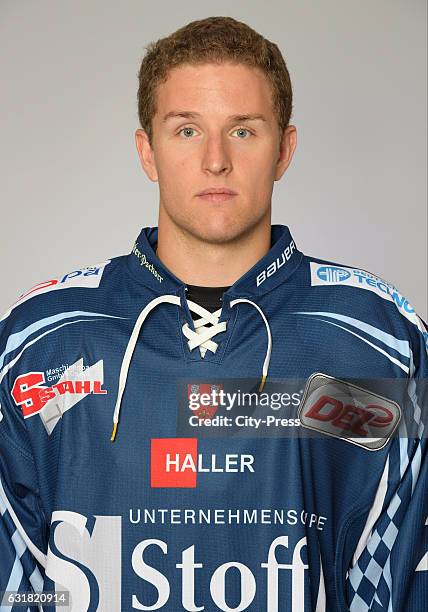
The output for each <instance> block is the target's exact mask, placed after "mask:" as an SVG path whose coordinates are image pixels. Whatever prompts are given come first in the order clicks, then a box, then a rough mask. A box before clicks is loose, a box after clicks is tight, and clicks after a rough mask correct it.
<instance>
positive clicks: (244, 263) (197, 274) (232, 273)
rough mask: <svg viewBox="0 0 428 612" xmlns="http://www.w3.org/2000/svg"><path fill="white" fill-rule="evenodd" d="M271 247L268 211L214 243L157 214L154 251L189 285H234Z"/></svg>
mask: <svg viewBox="0 0 428 612" xmlns="http://www.w3.org/2000/svg"><path fill="white" fill-rule="evenodd" d="M269 212H270V211H269ZM270 248H271V220H270V214H269V215H268V216H266V218H264V219H262V220H261V221H259V222H258V223H257V225H256V226H254V227H253V228H251V229H250V230H248V231H247V232H245V233H243V234H242V235H239V236H237V237H236V238H234V239H232V240H230V241H228V242H216V243H214V242H207V241H206V240H203V239H202V238H200V237H197V236H195V235H194V234H190V233H189V232H188V231H186V230H183V229H182V228H181V227H179V226H177V225H176V224H174V223H172V221H170V220H169V218H167V216H166V215H161V214H159V222H158V243H157V250H156V254H157V256H158V257H159V259H160V260H161V261H162V263H163V264H164V265H165V266H166V267H167V268H168V269H169V270H170V271H171V272H172V273H173V274H175V276H176V277H177V278H179V279H180V280H181V281H183V282H184V283H186V284H189V285H198V286H200V287H226V286H230V285H233V283H234V282H235V281H236V280H237V279H238V278H240V277H241V276H243V275H244V274H245V272H247V271H248V270H249V269H250V268H251V267H252V266H253V265H254V264H256V263H257V262H258V261H259V260H260V259H261V258H262V257H263V256H264V255H266V253H267V252H268V251H269V249H270Z"/></svg>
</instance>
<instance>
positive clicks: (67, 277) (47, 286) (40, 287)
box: [0, 259, 111, 320]
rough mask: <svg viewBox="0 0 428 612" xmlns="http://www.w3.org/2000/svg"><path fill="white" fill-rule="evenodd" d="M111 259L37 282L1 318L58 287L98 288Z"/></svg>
mask: <svg viewBox="0 0 428 612" xmlns="http://www.w3.org/2000/svg"><path fill="white" fill-rule="evenodd" d="M110 261H111V260H110V259H108V260H107V261H104V262H102V263H99V264H96V265H94V266H87V267H85V268H80V269H79V270H73V271H72V272H68V273H67V274H63V275H62V276H58V277H55V278H50V279H48V280H45V281H43V282H41V283H37V285H34V286H33V287H31V289H29V290H28V291H26V292H25V293H22V294H21V295H20V296H19V298H18V299H17V300H16V302H15V303H14V304H12V306H11V307H10V308H9V309H8V310H7V312H5V314H4V315H3V316H2V318H1V319H0V320H3V319H6V318H7V317H8V316H9V315H10V313H11V312H12V310H13V309H14V308H16V307H17V306H19V305H20V304H22V303H23V302H26V301H27V300H30V299H31V298H33V297H35V296H36V295H41V294H42V293H48V292H49V291H56V290H57V289H69V288H72V287H86V288H87V289H97V288H98V287H99V285H100V282H101V278H102V275H103V272H104V269H105V267H106V265H107V264H109V263H110Z"/></svg>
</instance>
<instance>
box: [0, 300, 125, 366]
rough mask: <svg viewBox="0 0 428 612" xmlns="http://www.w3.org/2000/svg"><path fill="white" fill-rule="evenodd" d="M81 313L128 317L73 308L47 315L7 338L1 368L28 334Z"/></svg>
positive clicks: (0, 361) (0, 362)
mask: <svg viewBox="0 0 428 612" xmlns="http://www.w3.org/2000/svg"><path fill="white" fill-rule="evenodd" d="M81 315H85V316H91V317H92V316H94V317H106V318H109V319H124V318H126V317H116V316H114V315H108V314H103V313H99V312H86V311H84V310H73V311H71V312H60V313H58V314H56V315H53V316H51V317H45V318H44V319H40V321H36V322H35V323H32V324H31V325H28V326H27V327H26V328H25V329H23V330H22V331H20V332H16V333H14V334H11V335H10V336H9V338H8V339H7V343H6V348H5V350H4V351H3V353H2V354H1V355H0V369H1V368H2V367H3V364H4V359H5V357H6V355H7V354H8V353H10V352H11V351H14V350H15V349H17V348H18V347H19V346H21V344H22V343H23V342H24V341H25V340H26V339H27V338H28V336H31V334H34V332H36V331H38V330H39V329H42V328H43V327H47V326H48V325H52V324H53V323H56V322H57V321H62V320H64V319H70V318H72V317H78V316H81Z"/></svg>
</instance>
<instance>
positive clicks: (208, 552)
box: [0, 225, 428, 612]
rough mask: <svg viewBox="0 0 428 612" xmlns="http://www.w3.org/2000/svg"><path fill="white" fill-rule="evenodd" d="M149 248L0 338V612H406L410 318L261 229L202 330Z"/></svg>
mask: <svg viewBox="0 0 428 612" xmlns="http://www.w3.org/2000/svg"><path fill="white" fill-rule="evenodd" d="M156 244H157V227H144V228H143V229H142V230H141V232H140V234H139V236H138V238H137V240H136V241H135V243H134V245H133V246H132V249H131V251H130V252H129V253H128V254H126V255H122V256H118V257H115V258H113V259H111V260H108V261H105V262H103V263H100V264H97V265H94V266H90V267H87V268H84V269H81V270H75V271H71V272H69V273H67V274H64V275H63V276H61V277H58V278H52V279H48V280H46V281H44V282H41V283H39V284H38V285H36V286H35V287H33V288H31V289H30V290H29V291H27V292H26V293H24V294H23V295H21V296H20V298H19V299H18V301H17V302H16V303H15V304H13V305H12V306H11V307H10V308H9V309H8V311H7V312H6V313H5V314H4V316H3V318H2V320H1V322H0V381H1V395H0V591H1V592H2V593H3V592H7V593H9V599H6V598H5V599H4V600H3V604H2V606H0V609H1V610H2V611H6V610H15V609H21V610H22V609H24V610H30V611H32V610H37V609H43V610H53V609H57V610H73V612H86V611H91V612H92V611H95V610H97V611H99V612H118V611H120V610H125V611H130V610H164V611H165V612H167V611H169V612H178V611H180V610H186V611H199V610H206V611H207V612H208V611H209V612H217V611H228V612H240V611H242V610H248V611H250V612H265V611H266V612H285V611H287V612H309V611H311V612H312V611H313V612H344V611H345V610H350V611H351V612H366V611H373V612H387V611H388V612H410V611H415V612H416V611H417V612H423V611H424V610H428V603H427V601H428V553H427V551H428V537H427V536H428V458H427V440H426V420H427V419H426V405H427V394H426V379H427V377H428V357H427V338H428V334H427V330H426V328H425V325H424V323H423V321H422V320H421V319H420V318H419V317H418V316H417V315H416V313H415V312H414V310H413V308H412V306H411V305H410V303H409V302H408V301H407V300H406V299H405V297H404V296H403V295H401V294H400V292H399V291H398V290H397V289H396V288H395V287H394V286H393V285H391V284H390V283H388V282H386V281H385V280H383V279H381V278H378V277H377V276H375V275H373V274H371V273H369V272H367V271H365V270H361V269H358V268H353V267H350V266H348V265H341V264H337V263H333V262H328V261H324V260H321V259H318V258H314V257H308V256H306V255H304V254H303V253H302V252H301V251H300V250H299V249H298V248H297V246H296V243H295V241H294V240H293V238H292V236H291V234H290V231H289V229H288V227H286V226H284V225H272V228H271V248H270V250H269V252H268V253H266V255H265V256H264V257H262V258H261V259H260V260H259V261H258V262H257V263H256V264H255V265H254V266H253V267H252V268H251V269H250V270H248V271H247V272H246V273H245V274H244V275H243V276H241V278H239V279H238V280H237V281H236V282H235V283H234V284H233V285H232V286H231V287H230V288H229V289H228V290H227V291H226V292H225V293H224V294H223V299H222V307H221V308H220V309H219V310H217V311H215V312H209V311H208V310H206V309H205V308H203V307H202V306H200V305H198V304H195V303H194V302H192V301H191V300H187V299H186V285H185V283H183V282H182V281H181V280H180V279H178V278H177V277H176V276H175V275H174V274H172V273H171V271H169V270H168V269H167V268H166V267H165V266H164V265H163V264H162V262H161V261H160V259H159V258H158V257H157V256H156V254H155V248H156ZM192 312H196V313H197V315H198V316H199V318H197V319H196V320H193V318H192ZM377 383H379V385H377ZM245 400H247V401H245ZM250 400H251V402H250ZM33 591H34V592H35V593H36V594H38V593H40V592H42V591H44V592H45V595H46V597H45V598H44V600H43V597H42V596H41V595H40V596H39V601H41V602H42V604H41V605H39V607H38V606H37V605H36V604H35V603H32V602H29V601H28V598H29V597H30V596H29V595H28V594H26V592H33ZM10 592H12V593H13V592H15V594H16V595H15V596H13V597H12V598H10ZM64 592H65V593H66V594H68V597H69V600H68V604H66V605H63V606H60V603H61V599H60V597H62V593H64ZM19 594H22V598H21V601H20V604H21V606H22V603H23V602H24V607H18V606H17V603H14V602H17V601H18V600H19ZM55 594H58V600H57V603H56V604H52V603H51V604H50V605H48V604H49V602H52V601H53V599H52V598H53V597H54V595H55ZM47 597H50V598H51V599H50V600H49V599H47ZM43 601H44V602H43ZM46 602H47V603H46Z"/></svg>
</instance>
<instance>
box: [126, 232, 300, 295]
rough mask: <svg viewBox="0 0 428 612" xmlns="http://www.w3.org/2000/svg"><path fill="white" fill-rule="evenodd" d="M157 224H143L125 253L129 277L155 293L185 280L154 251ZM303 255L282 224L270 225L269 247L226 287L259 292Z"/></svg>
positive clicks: (268, 288)
mask: <svg viewBox="0 0 428 612" xmlns="http://www.w3.org/2000/svg"><path fill="white" fill-rule="evenodd" d="M157 239H158V228H157V227H144V228H142V230H141V231H140V234H139V235H138V237H137V240H136V241H135V243H134V244H133V246H132V249H131V252H130V253H129V255H128V256H127V265H128V268H129V270H130V271H131V273H132V275H133V277H134V278H135V280H137V281H138V282H141V283H143V284H144V285H146V286H147V287H149V288H150V289H152V290H153V291H155V292H156V293H159V294H164V293H174V294H175V293H178V292H179V291H181V290H182V289H183V287H185V286H186V285H185V283H183V281H181V280H180V279H179V278H177V277H176V276H175V275H174V274H173V273H172V272H171V271H170V270H169V269H168V268H167V267H166V266H164V264H163V263H162V262H161V260H160V259H159V258H158V256H157V255H156V253H155V250H156V244H157ZM302 257H303V253H301V252H300V251H299V250H298V249H297V247H296V243H295V241H294V240H293V238H292V236H291V233H290V230H289V228H288V227H287V226H286V225H281V224H274V225H271V248H270V249H269V251H268V252H267V253H266V255H264V256H263V257H262V258H261V259H260V260H259V261H258V262H257V263H256V264H254V266H252V267H251V268H250V269H249V270H248V271H247V272H246V273H245V274H243V275H242V276H241V277H240V278H238V279H237V280H236V281H235V283H233V285H231V286H230V287H229V289H228V290H227V292H226V294H227V295H229V296H230V297H234V296H240V297H242V296H248V297H251V296H257V295H263V294H264V293H267V292H268V291H271V289H273V288H275V287H276V286H277V285H279V284H281V283H282V282H284V281H285V280H286V279H287V278H288V277H289V276H290V275H291V274H292V273H293V272H294V270H295V269H296V268H297V267H298V265H299V264H300V262H301V259H302Z"/></svg>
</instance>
